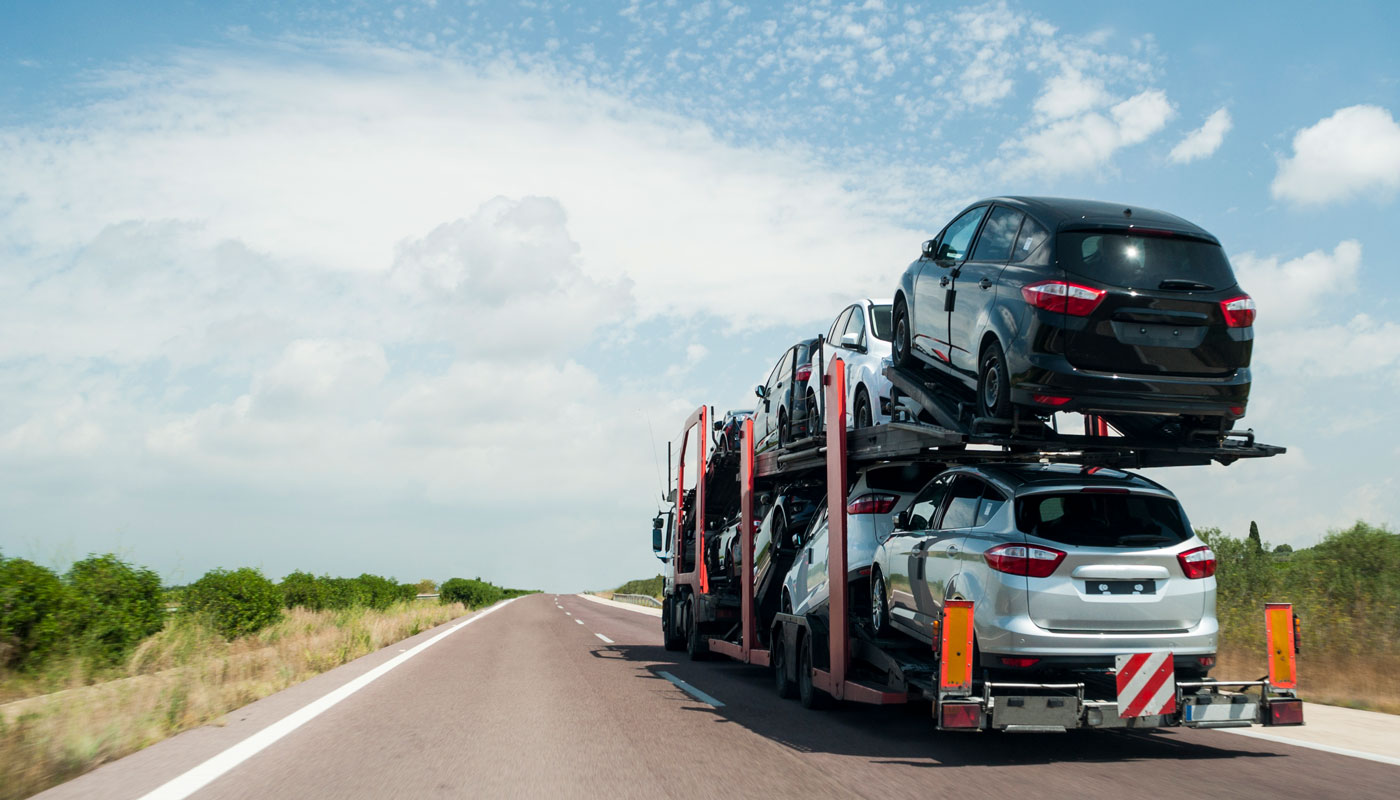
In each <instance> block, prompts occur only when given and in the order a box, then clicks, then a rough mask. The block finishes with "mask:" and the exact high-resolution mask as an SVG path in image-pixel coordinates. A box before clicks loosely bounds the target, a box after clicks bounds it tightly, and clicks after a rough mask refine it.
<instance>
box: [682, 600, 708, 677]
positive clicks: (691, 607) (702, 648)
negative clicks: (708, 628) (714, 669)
mask: <svg viewBox="0 0 1400 800" xmlns="http://www.w3.org/2000/svg"><path fill="white" fill-rule="evenodd" d="M699 604H700V601H699V600H698V599H696V598H695V597H694V596H691V598H690V603H689V604H688V605H687V607H686V614H685V621H686V636H685V653H686V655H688V656H690V660H691V661H704V660H705V659H707V658H709V657H710V648H709V643H708V642H706V641H705V637H704V636H701V635H700V623H699V622H697V621H696V619H695V607H696V606H698V605H699Z"/></svg>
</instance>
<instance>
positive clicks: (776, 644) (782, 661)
mask: <svg viewBox="0 0 1400 800" xmlns="http://www.w3.org/2000/svg"><path fill="white" fill-rule="evenodd" d="M787 667H788V657H787V651H786V650H784V649H783V634H782V632H778V633H777V634H775V636H774V638H773V688H774V689H776V690H777V691H778V696H779V697H781V698H783V699H784V700H791V699H792V698H794V697H796V696H797V687H796V686H793V685H792V679H791V678H789V677H788V669H787Z"/></svg>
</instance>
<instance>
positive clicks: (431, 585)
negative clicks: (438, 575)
mask: <svg viewBox="0 0 1400 800" xmlns="http://www.w3.org/2000/svg"><path fill="white" fill-rule="evenodd" d="M414 588H416V589H417V590H418V591H416V592H414V596H417V595H420V594H434V593H436V592H437V590H438V585H437V581H435V580H433V579H432V578H424V579H422V580H420V581H418V585H417V586H416V587H414Z"/></svg>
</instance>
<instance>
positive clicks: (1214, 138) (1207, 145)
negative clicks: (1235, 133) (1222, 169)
mask: <svg viewBox="0 0 1400 800" xmlns="http://www.w3.org/2000/svg"><path fill="white" fill-rule="evenodd" d="M1232 127H1234V121H1233V120H1231V119H1230V110H1229V109H1227V108H1222V109H1219V110H1218V111H1216V112H1215V113H1213V114H1211V115H1210V116H1209V117H1206V121H1205V122H1204V123H1203V124H1202V125H1201V127H1199V128H1197V129H1196V130H1194V131H1191V132H1190V133H1188V134H1186V136H1185V138H1183V139H1182V140H1181V141H1180V142H1177V144H1176V147H1173V148H1172V151H1171V152H1170V153H1169V154H1167V158H1169V159H1170V160H1171V161H1172V162H1173V163H1176V164H1188V163H1190V162H1192V161H1196V160H1197V159H1201V158H1209V157H1210V156H1212V155H1214V154H1215V151H1216V150H1219V149H1220V145H1221V143H1222V142H1224V141H1225V134H1227V133H1229V132H1230V128H1232Z"/></svg>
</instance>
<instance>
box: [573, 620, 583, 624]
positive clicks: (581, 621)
mask: <svg viewBox="0 0 1400 800" xmlns="http://www.w3.org/2000/svg"><path fill="white" fill-rule="evenodd" d="M574 622H577V623H578V624H580V625H582V624H583V620H581V619H576V620H574Z"/></svg>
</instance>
